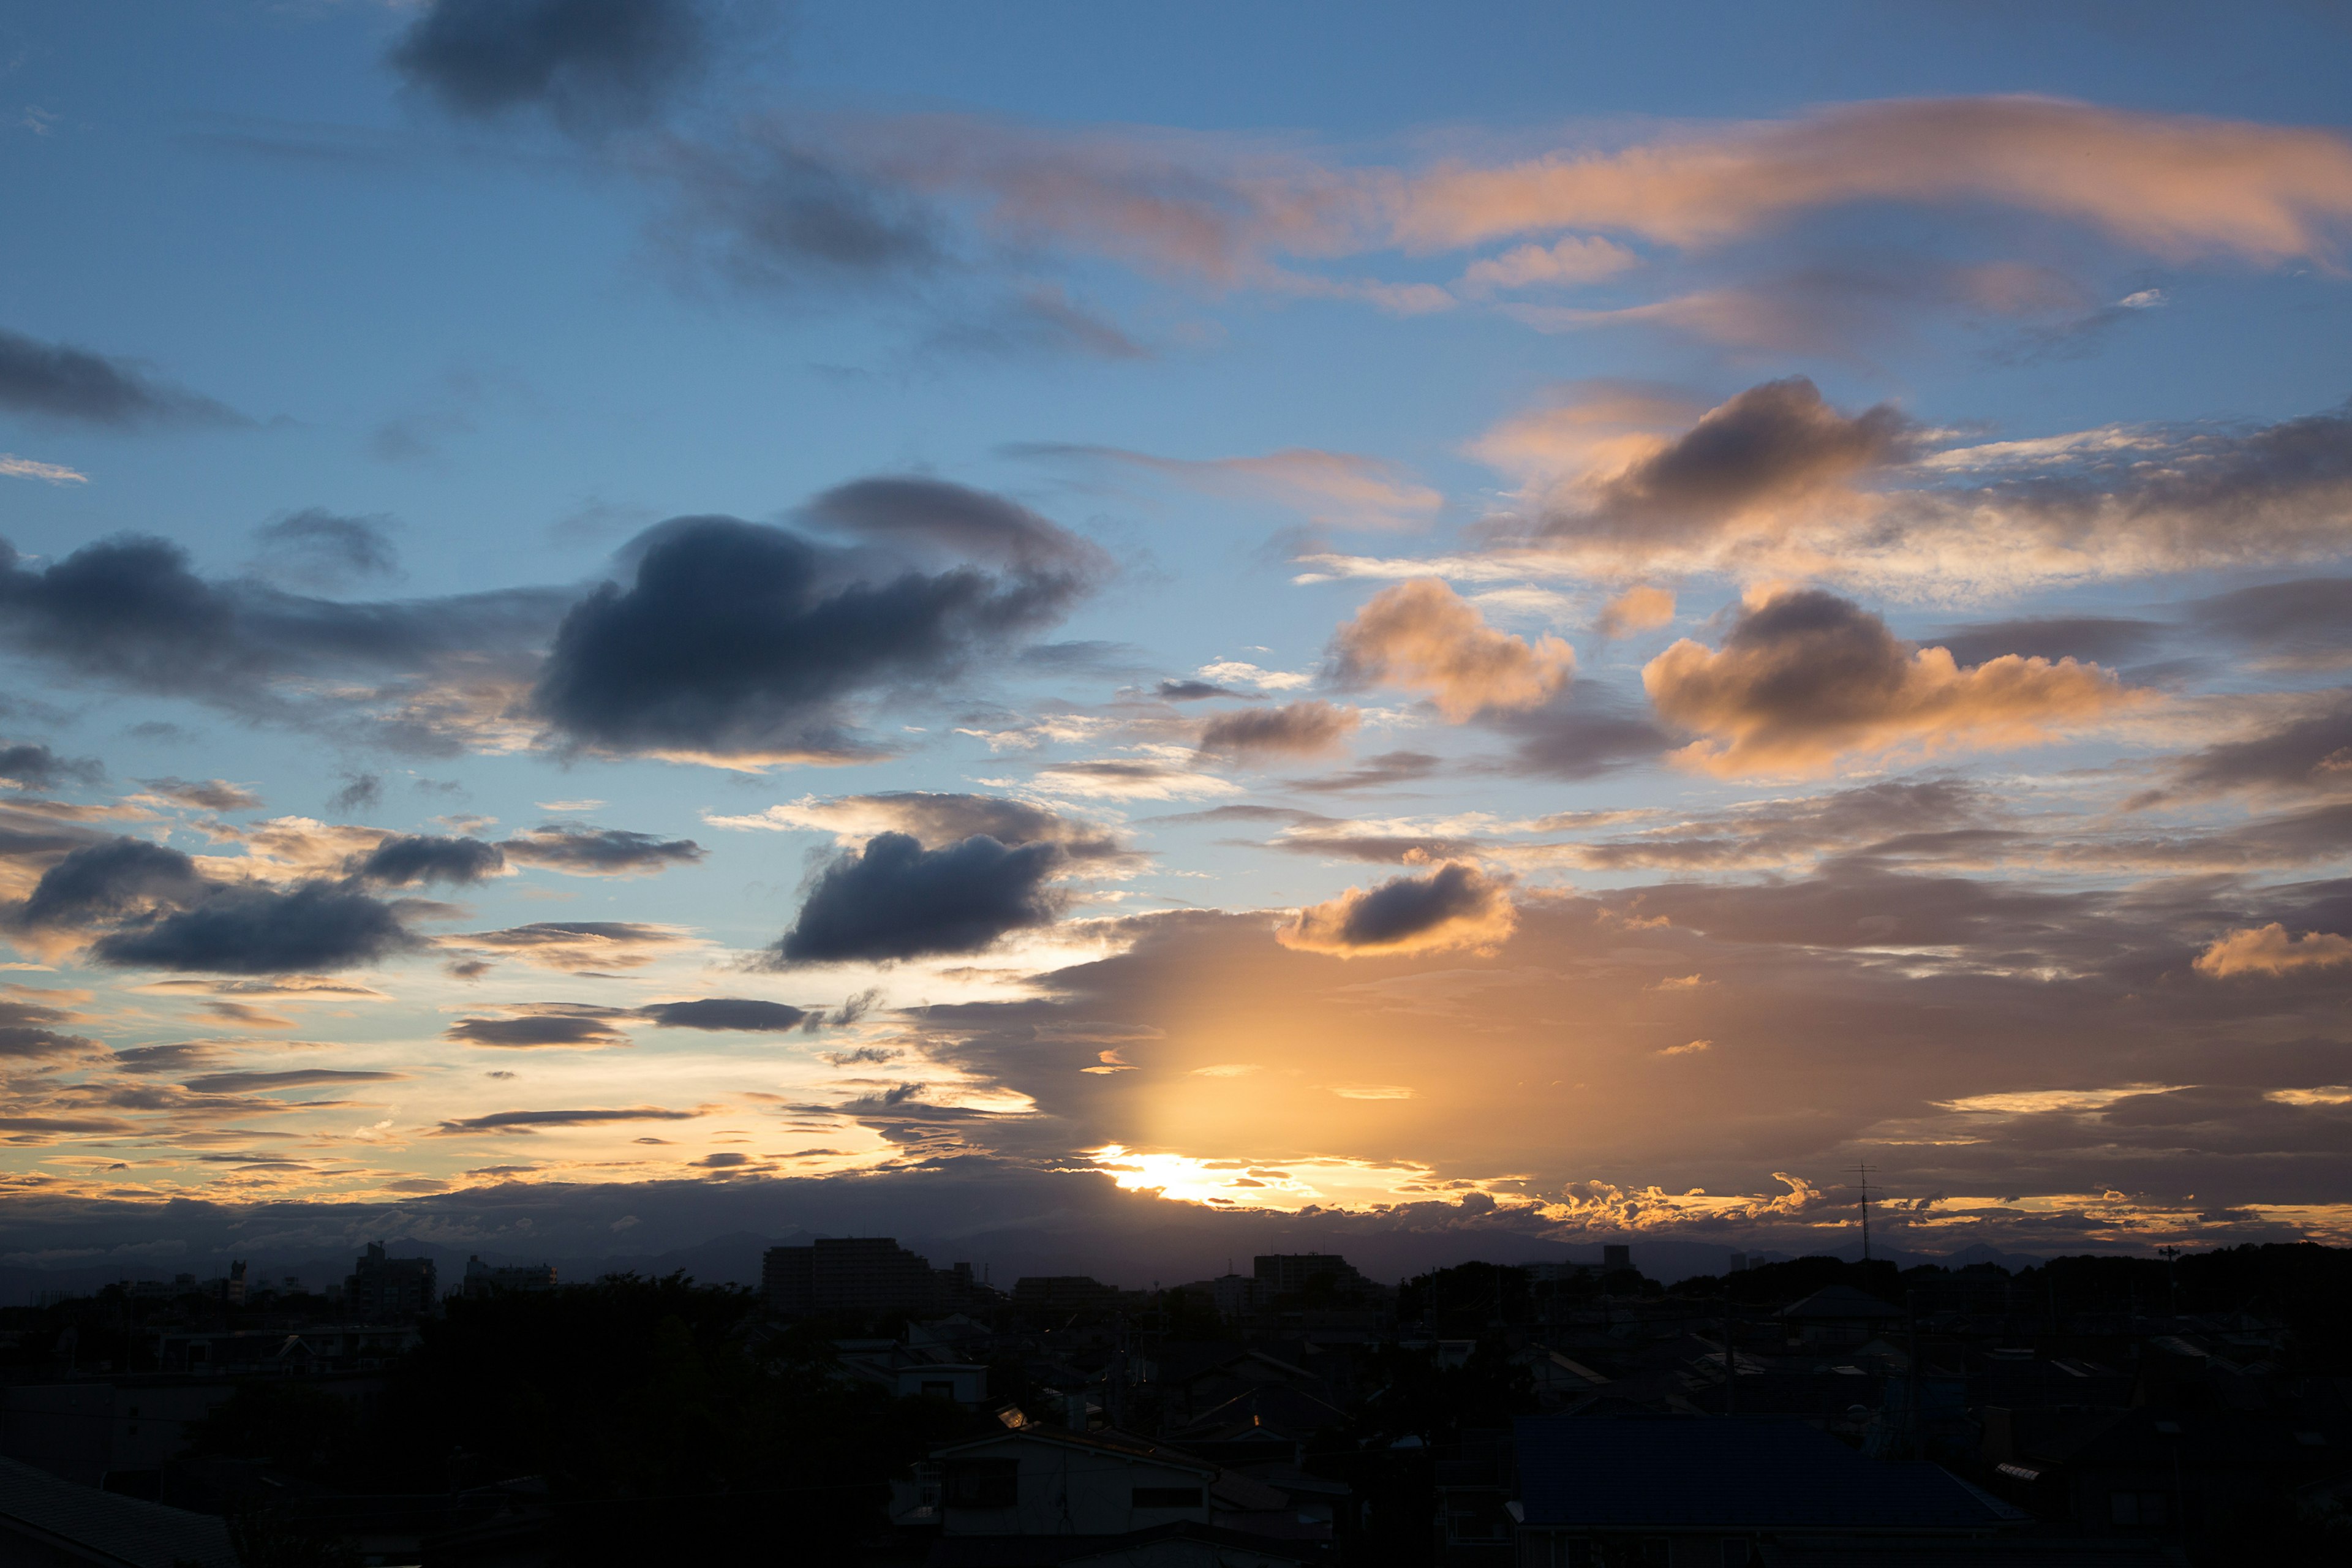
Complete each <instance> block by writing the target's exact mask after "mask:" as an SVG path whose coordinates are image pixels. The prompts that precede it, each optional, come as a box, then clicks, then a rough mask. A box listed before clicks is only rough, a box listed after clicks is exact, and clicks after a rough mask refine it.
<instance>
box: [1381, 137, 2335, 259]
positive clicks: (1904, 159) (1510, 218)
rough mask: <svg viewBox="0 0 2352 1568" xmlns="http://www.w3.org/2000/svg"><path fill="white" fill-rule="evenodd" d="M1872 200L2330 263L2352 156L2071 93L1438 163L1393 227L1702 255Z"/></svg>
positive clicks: (2176, 252) (2190, 252)
mask: <svg viewBox="0 0 2352 1568" xmlns="http://www.w3.org/2000/svg"><path fill="white" fill-rule="evenodd" d="M1861 201H1901V202H1911V203H1917V204H1923V205H1968V204H1974V203H1979V202H1994V203H1999V204H2002V205H2012V206H2017V207H2021V208H2024V209H2026V210H2029V211H2037V212H2042V213H2045V214H2048V215H2050V216H2055V217H2062V218H2066V219H2070V220H2073V221H2075V222H2080V223H2085V224H2088V225H2091V226H2095V227H2096V228H2099V229H2101V230H2103V231H2104V232H2105V233H2106V234H2108V235H2109V236H2111V237H2114V238H2116V239H2117V240H2119V241H2121V242H2123V243H2126V244H2128V245H2132V246H2135V247H2138V248H2141V249H2143V250H2146V251H2147V252H2149V253H2152V254H2154V255H2158V256H2161V257H2165V258H2170V259H2177V260H2189V259H2192V258H2200V257H2216V256H2218V257H2226V258H2234V259H2239V260H2245V261H2253V262H2268V263H2274V262H2280V261H2286V260H2292V259H2294V258H2314V259H2320V260H2326V259H2329V258H2333V257H2335V256H2336V255H2337V254H2338V249H2339V246H2338V241H2339V237H2340V236H2341V234H2342V232H2343V230H2344V228H2345V226H2346V225H2347V222H2352V143H2347V142H2346V141H2345V140H2344V139H2343V138H2342V137H2340V136H2338V135H2336V134H2335V133H2334V132H2326V131H2307V130H2298V129H2290V128H2285V127H2275V126H2268V125H2255V124H2249V123H2246V122H2243V121H2223V120H2211V119H2204V118H2200V117H2196V116H2190V115H2166V114H2149V113H2137V112H2133V111H2129V110H2112V109H2103V108H2099V107H2096V106H2095V105H2091V104H2084V103H2074V102H2069V101H2066V100H2060V99H2050V98H2030V97H2023V96H2011V97H1985V98H1948V99H1910V100H1886V101H1882V102H1875V103H1860V104H1849V105H1841V106H1837V107H1834V108H1830V109H1822V110H1813V111H1812V112H1811V113H1809V114H1807V115H1805V116H1803V117H1801V118H1800V119H1796V120H1790V121H1778V122H1773V123H1768V124H1762V125H1756V126H1750V127H1747V128H1743V129H1740V130H1737V131H1733V132H1716V133H1707V132H1698V133H1684V134H1679V135H1670V136H1667V137H1664V138H1661V139H1659V140H1657V141H1654V142H1643V143H1637V144H1635V145H1633V146H1631V147H1628V148H1625V149H1624V150H1622V151H1620V152H1615V153H1592V154H1579V153H1565V152H1563V153H1551V154H1549V155H1546V156H1544V157H1540V158H1537V159H1531V160H1528V161H1525V162H1521V163H1512V164H1507V165H1501V166H1496V167H1490V168H1479V167H1475V166H1471V165H1468V164H1461V163H1457V164H1453V165H1448V166H1444V167H1440V168H1438V169H1435V170H1433V171H1431V172H1430V173H1428V174H1424V175H1423V176H1421V177H1420V178H1418V179H1417V180H1414V181H1412V182H1411V183H1410V184H1407V186H1406V187H1405V188H1404V190H1403V191H1402V193H1401V196H1400V200H1399V204H1398V208H1397V210H1396V216H1395V226H1396V231H1397V234H1398V237H1399V238H1400V239H1402V241H1404V242H1405V243H1407V244H1408V245H1420V246H1424V247H1433V248H1439V247H1460V246H1465V245H1474V244H1476V243H1479V242H1480V241H1483V240H1488V239H1495V238H1501V237H1508V236H1512V235H1517V234H1525V233H1528V232H1531V231H1540V230H1545V229H1553V230H1558V229H1586V230H1591V229H1611V230H1618V231H1622V232H1627V233H1632V234H1636V235H1639V236H1641V237H1644V238H1647V239H1652V240H1655V241H1659V242H1662V243H1665V244H1669V245H1676V246H1685V247H1703V246H1708V245H1716V244H1720V243H1722V242H1723V241H1725V240H1727V239H1731V238H1734V237H1738V236H1742V235H1746V234H1750V233H1753V232H1755V231H1756V230H1758V229H1759V228H1761V227H1763V226H1767V225H1770V224H1773V223H1777V222H1779V221H1781V220H1782V219H1784V218H1786V217H1787V216H1790V215H1791V214H1794V213H1798V212H1801V211H1805V210H1807V209H1817V208H1822V207H1826V206H1832V205H1843V204H1847V203H1852V202H1861Z"/></svg>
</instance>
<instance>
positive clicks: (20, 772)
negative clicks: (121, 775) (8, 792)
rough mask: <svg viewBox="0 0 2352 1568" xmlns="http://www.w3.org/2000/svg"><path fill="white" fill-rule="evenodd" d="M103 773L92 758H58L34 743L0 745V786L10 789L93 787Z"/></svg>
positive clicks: (42, 746)
mask: <svg viewBox="0 0 2352 1568" xmlns="http://www.w3.org/2000/svg"><path fill="white" fill-rule="evenodd" d="M105 776H106V770H105V769H104V768H102V767H100V766H99V764H98V761H97V759H96V758H93V757H79V758H68V757H61V756H59V755H58V754H57V753H56V752H53V751H51V750H49V748H48V747H47V746H45V745H42V744H40V743H39V742H26V741H20V742H16V744H15V745H0V784H5V785H6V786H7V787H9V788H13V789H56V788H58V787H59V786H60V785H63V784H96V783H98V781H99V780H100V779H101V778H104V777H105Z"/></svg>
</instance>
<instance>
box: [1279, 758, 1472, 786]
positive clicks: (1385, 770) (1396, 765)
mask: <svg viewBox="0 0 2352 1568" xmlns="http://www.w3.org/2000/svg"><path fill="white" fill-rule="evenodd" d="M1440 764H1441V759H1440V758H1439V757H1437V756H1436V755H1435V754H1434V753H1433V752H1380V753H1379V754H1377V755H1375V756H1370V757H1366V758H1365V759H1364V760H1363V762H1362V763H1360V764H1358V765H1357V766H1355V767H1352V768H1349V770H1348V771H1347V772H1346V773H1326V774H1324V775H1323V776H1322V777H1320V778H1311V779H1291V780H1289V781H1287V784H1286V787H1288V788H1290V789H1295V790H1304V791H1306V792H1307V793H1308V794H1311V795H1328V794H1334V793H1337V792H1339V791H1343V790H1351V789H1386V788H1388V787H1389V786H1390V785H1391V784H1412V783H1415V782H1417V781H1419V780H1421V779H1425V778H1427V777H1429V776H1430V775H1431V774H1432V773H1435V772H1437V770H1438V768H1439V766H1440Z"/></svg>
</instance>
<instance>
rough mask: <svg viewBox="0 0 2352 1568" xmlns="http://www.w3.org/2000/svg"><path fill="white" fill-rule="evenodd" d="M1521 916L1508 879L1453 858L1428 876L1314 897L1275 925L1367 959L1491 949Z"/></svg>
mask: <svg viewBox="0 0 2352 1568" xmlns="http://www.w3.org/2000/svg"><path fill="white" fill-rule="evenodd" d="M1517 923H1518V911H1517V910H1516V909H1515V908H1514V907H1513V906H1512V903H1511V899H1510V894H1509V891H1508V889H1507V886H1506V885H1505V884H1504V883H1502V882H1500V881H1497V880H1496V879H1494V878H1491V877H1488V876H1487V875H1486V874H1485V873H1484V872H1482V871H1480V870H1479V869H1478V868H1476V867H1475V866H1468V865H1464V864H1462V863H1461V862H1459V861H1448V862H1446V863H1445V864H1444V865H1442V866H1439V867H1437V868H1435V869H1433V870H1432V871H1430V872H1428V873H1427V874H1426V875H1423V876H1417V877H1412V876H1409V877H1392V878H1391V879H1389V880H1387V881H1385V882H1382V883H1381V885H1380V886H1379V887H1377V888H1373V889H1369V890H1367V889H1362V888H1350V889H1348V890H1347V891H1346V892H1344V893H1342V894H1340V895H1339V897H1338V898H1336V899H1332V900H1328V901H1326V902H1324V903H1319V904H1312V905H1309V906H1308V907H1307V908H1306V909H1303V910H1299V911H1298V913H1297V915H1295V916H1293V917H1292V918H1291V920H1290V922H1289V923H1288V924H1286V925H1285V926H1284V927H1283V928H1282V929H1281V930H1279V931H1276V932H1275V939H1276V941H1278V942H1281V943H1282V945H1283V946H1285V947H1291V948H1297V949H1298V950H1299V951H1301V952H1328V953H1330V954H1332V955H1333V956H1335V957H1339V958H1366V957H1372V956H1376V955H1387V954H1394V953H1408V952H1440V951H1443V950H1445V949H1449V948H1472V949H1476V950H1480V951H1489V950H1492V949H1494V948H1496V947H1498V946H1500V945H1501V944H1502V943H1503V942H1506V941H1507V940H1509V938H1510V934H1511V932H1512V931H1513V930H1514V929H1515V928H1516V927H1517Z"/></svg>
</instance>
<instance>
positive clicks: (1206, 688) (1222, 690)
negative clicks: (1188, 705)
mask: <svg viewBox="0 0 2352 1568" xmlns="http://www.w3.org/2000/svg"><path fill="white" fill-rule="evenodd" d="M1153 695H1155V696H1157V697H1158V698H1159V699H1160V700H1161V701H1163V702H1202V701H1205V700H1208V699H1210V698H1212V697H1238V698H1247V697H1248V696H1249V695H1250V693H1248V692H1246V691H1235V690H1234V689H1233V688H1232V687H1230V686H1219V685H1217V684H1216V683H1215V682H1213V681H1208V680H1163V681H1161V682H1160V684H1159V686H1158V687H1156V688H1154V689H1153Z"/></svg>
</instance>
